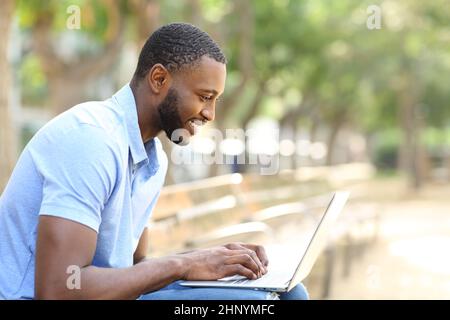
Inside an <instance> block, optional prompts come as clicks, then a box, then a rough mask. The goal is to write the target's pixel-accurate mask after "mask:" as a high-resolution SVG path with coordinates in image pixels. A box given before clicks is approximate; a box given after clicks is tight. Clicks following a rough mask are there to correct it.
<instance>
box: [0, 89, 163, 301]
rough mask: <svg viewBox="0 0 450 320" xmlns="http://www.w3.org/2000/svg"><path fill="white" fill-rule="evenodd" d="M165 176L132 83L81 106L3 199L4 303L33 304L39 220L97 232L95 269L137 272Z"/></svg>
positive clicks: (52, 129) (55, 127)
mask: <svg viewBox="0 0 450 320" xmlns="http://www.w3.org/2000/svg"><path fill="white" fill-rule="evenodd" d="M166 171H167V157H166V155H165V153H164V151H163V150H162V147H161V142H160V141H159V140H158V139H157V138H155V139H152V140H150V141H149V142H147V143H146V144H144V143H143V142H142V138H141V134H140V130H139V126H138V118H137V111H136V103H135V100H134V96H133V93H132V91H131V88H130V86H129V85H128V84H127V85H125V86H124V87H123V88H122V89H120V90H119V91H118V92H117V93H116V94H115V95H114V96H113V97H111V98H110V99H108V100H105V101H100V102H98V101H95V102H86V103H82V104H79V105H77V106H75V107H73V108H71V109H69V110H68V111H66V112H64V113H62V114H61V115H59V116H57V117H56V118H54V119H53V120H51V121H50V122H49V123H47V124H46V125H45V126H44V127H43V128H41V129H40V130H39V131H38V132H37V133H36V135H35V136H34V137H33V138H32V139H31V141H30V142H29V143H28V145H27V146H26V147H25V149H24V151H23V152H22V154H21V156H20V158H19V160H18V162H17V164H16V167H15V169H14V171H13V173H12V176H11V178H10V180H9V182H8V185H7V186H6V188H5V190H4V192H3V194H2V195H1V197H0V298H3V299H21V298H33V297H34V269H35V249H36V232H37V224H38V217H39V215H50V216H57V217H62V218H65V219H68V220H72V221H76V222H78V223H81V224H83V225H86V226H87V227H89V228H92V229H93V230H95V231H96V232H97V233H98V238H97V248H96V251H95V256H94V259H93V262H92V264H93V265H94V266H98V267H111V268H123V267H129V266H131V265H132V264H133V253H134V251H135V249H136V247H137V244H138V241H139V238H140V236H141V234H142V232H143V230H144V228H145V227H146V225H147V223H148V221H149V217H150V215H151V212H152V210H153V208H154V206H155V203H156V200H157V198H158V195H159V192H160V190H161V187H162V185H163V183H164V178H165V175H166Z"/></svg>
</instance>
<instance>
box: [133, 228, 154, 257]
mask: <svg viewBox="0 0 450 320" xmlns="http://www.w3.org/2000/svg"><path fill="white" fill-rule="evenodd" d="M149 240H150V239H149V233H148V228H147V227H146V228H145V229H144V231H143V232H142V235H141V237H140V238H139V243H138V245H137V248H136V250H135V251H134V255H133V263H134V264H136V263H139V262H141V261H143V260H144V259H145V258H146V257H147V253H148V247H149Z"/></svg>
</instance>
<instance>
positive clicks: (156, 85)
mask: <svg viewBox="0 0 450 320" xmlns="http://www.w3.org/2000/svg"><path fill="white" fill-rule="evenodd" d="M170 81H171V78H170V73H169V71H168V70H167V69H166V68H165V67H164V66H163V65H162V64H160V63H157V64H155V65H154V66H153V67H152V68H151V69H150V71H149V72H148V74H147V82H148V85H149V87H150V89H151V90H152V92H153V93H155V94H159V93H161V92H162V91H165V90H166V89H167V88H168V87H169V86H170Z"/></svg>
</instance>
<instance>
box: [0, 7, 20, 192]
mask: <svg viewBox="0 0 450 320" xmlns="http://www.w3.org/2000/svg"><path fill="white" fill-rule="evenodd" d="M13 10H14V1H13V0H2V1H0V34H2V35H3V40H2V41H0V75H1V77H0V155H1V156H0V193H1V192H2V191H3V188H4V187H5V185H6V183H7V182H8V179H9V176H10V174H11V172H12V169H13V168H14V164H15V161H16V157H17V133H16V130H15V126H14V122H13V118H12V115H11V73H10V66H9V63H8V44H9V33H10V30H11V23H12V18H13Z"/></svg>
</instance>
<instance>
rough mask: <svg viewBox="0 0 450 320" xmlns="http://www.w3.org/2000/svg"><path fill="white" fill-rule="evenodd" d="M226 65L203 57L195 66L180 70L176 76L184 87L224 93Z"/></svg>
mask: <svg viewBox="0 0 450 320" xmlns="http://www.w3.org/2000/svg"><path fill="white" fill-rule="evenodd" d="M226 74H227V72H226V65H225V64H223V63H221V62H218V61H216V60H214V59H212V58H210V57H208V56H203V57H202V58H201V59H200V60H199V61H198V62H197V63H196V64H195V66H193V67H191V68H186V69H184V70H181V72H179V73H178V74H177V76H178V77H179V79H178V80H181V82H182V84H183V85H184V86H188V87H190V88H192V89H194V90H196V89H199V90H215V91H217V92H218V93H219V94H221V93H222V92H223V91H224V88H225V78H226Z"/></svg>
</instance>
